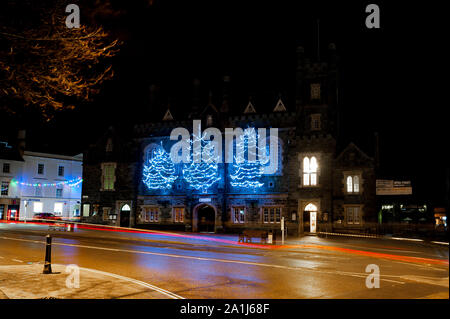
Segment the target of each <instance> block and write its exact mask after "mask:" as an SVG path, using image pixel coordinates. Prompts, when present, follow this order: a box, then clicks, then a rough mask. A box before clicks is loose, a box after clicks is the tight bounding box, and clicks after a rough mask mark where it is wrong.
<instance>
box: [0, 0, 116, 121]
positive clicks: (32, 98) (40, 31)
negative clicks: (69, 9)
mask: <svg viewBox="0 0 450 319" xmlns="http://www.w3.org/2000/svg"><path fill="white" fill-rule="evenodd" d="M3 1H4V2H3ZM67 4H68V3H64V2H63V1H59V0H39V1H30V0H22V1H13V0H2V4H0V11H1V12H2V13H0V21H2V22H1V23H2V25H0V109H2V110H3V111H6V112H8V113H12V114H15V113H17V112H19V109H20V110H21V111H23V110H25V111H26V110H27V108H34V109H38V110H39V112H40V113H41V114H42V115H43V116H44V118H46V119H50V118H51V117H52V116H53V114H54V113H55V111H59V110H63V109H73V108H75V105H76V103H77V102H80V101H90V100H91V98H92V96H93V95H95V94H97V93H98V92H99V89H100V87H101V84H102V83H103V82H104V81H106V80H108V79H111V78H112V76H113V69H112V65H111V64H109V63H110V61H109V63H108V58H111V57H113V56H114V55H115V54H116V53H117V52H118V50H119V49H118V47H119V42H118V40H111V39H110V38H109V35H108V33H107V32H105V30H104V29H103V28H102V27H100V26H90V25H85V24H83V22H82V24H81V27H80V28H71V29H69V28H67V27H66V24H65V20H66V13H65V7H66V5H67ZM80 8H81V10H83V7H80ZM86 20H87V19H86Z"/></svg>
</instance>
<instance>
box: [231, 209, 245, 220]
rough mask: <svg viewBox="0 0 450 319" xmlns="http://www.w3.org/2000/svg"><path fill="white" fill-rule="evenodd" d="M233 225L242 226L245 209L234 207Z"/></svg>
mask: <svg viewBox="0 0 450 319" xmlns="http://www.w3.org/2000/svg"><path fill="white" fill-rule="evenodd" d="M233 211H234V214H233V215H234V219H233V221H234V223H235V224H243V223H245V208H244V207H234V208H233Z"/></svg>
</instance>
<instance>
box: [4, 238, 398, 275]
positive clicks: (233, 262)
mask: <svg viewBox="0 0 450 319" xmlns="http://www.w3.org/2000/svg"><path fill="white" fill-rule="evenodd" d="M0 238H5V239H10V240H20V241H28V240H27V239H16V238H8V237H0ZM30 241H31V240H30ZM33 242H36V241H33ZM42 243H43V244H45V242H42ZM52 245H58V246H71V247H80V248H87V249H98V250H107V251H116V252H127V253H134V254H145V255H154V256H163V257H171V258H184V259H194V260H202V261H215V262H222V263H232V264H241V265H251V266H259V267H269V268H279V269H287V270H297V271H298V270H300V271H309V272H315V273H321V274H330V275H343V276H351V277H358V278H363V277H364V278H366V277H367V275H368V274H367V273H350V272H342V271H324V270H317V269H310V268H305V267H290V266H282V265H275V264H265V263H256V262H251V261H241V260H230V259H219V258H206V257H194V256H184V255H175V254H165V253H156V252H148V251H139V250H128V249H114V248H106V247H98V246H86V245H75V244H64V243H53V244H52ZM380 280H384V281H388V282H395V283H398V284H404V282H401V281H394V280H389V279H384V278H380Z"/></svg>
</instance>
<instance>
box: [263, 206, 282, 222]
mask: <svg viewBox="0 0 450 319" xmlns="http://www.w3.org/2000/svg"><path fill="white" fill-rule="evenodd" d="M262 210H263V222H264V223H279V222H280V221H281V207H263V209H262Z"/></svg>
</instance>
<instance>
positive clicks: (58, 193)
mask: <svg viewBox="0 0 450 319" xmlns="http://www.w3.org/2000/svg"><path fill="white" fill-rule="evenodd" d="M56 197H57V198H61V197H63V189H62V188H57V189H56Z"/></svg>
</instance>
